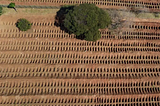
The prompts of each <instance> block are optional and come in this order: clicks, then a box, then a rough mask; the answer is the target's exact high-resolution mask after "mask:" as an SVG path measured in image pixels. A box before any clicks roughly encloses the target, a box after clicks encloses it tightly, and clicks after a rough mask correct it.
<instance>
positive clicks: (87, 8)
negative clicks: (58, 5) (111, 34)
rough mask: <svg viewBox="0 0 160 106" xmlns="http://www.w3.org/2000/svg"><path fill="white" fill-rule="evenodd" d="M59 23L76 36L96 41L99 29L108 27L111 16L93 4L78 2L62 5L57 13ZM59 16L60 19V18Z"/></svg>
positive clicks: (98, 36)
mask: <svg viewBox="0 0 160 106" xmlns="http://www.w3.org/2000/svg"><path fill="white" fill-rule="evenodd" d="M58 15H59V17H58V18H59V20H61V21H60V22H59V23H60V24H62V23H63V24H62V26H63V27H65V29H67V30H68V31H69V32H70V33H73V34H75V35H76V36H77V38H80V39H85V40H87V41H96V40H98V39H100V37H101V35H100V33H99V29H102V28H106V27H108V25H109V24H111V18H110V16H109V14H108V13H107V12H105V11H104V10H102V9H100V8H98V7H97V6H95V4H80V5H76V6H68V7H62V9H60V11H59V12H58V13H57V16H58ZM60 18H61V19H60Z"/></svg>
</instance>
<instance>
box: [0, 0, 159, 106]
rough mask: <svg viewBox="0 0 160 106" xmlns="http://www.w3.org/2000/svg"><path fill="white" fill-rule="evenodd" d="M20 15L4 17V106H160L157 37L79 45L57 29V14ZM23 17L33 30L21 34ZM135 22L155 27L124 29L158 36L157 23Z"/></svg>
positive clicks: (0, 27)
mask: <svg viewBox="0 0 160 106" xmlns="http://www.w3.org/2000/svg"><path fill="white" fill-rule="evenodd" d="M1 2H2V1H1ZM7 2H8V1H6V3H7ZM4 3H5V2H4ZM17 4H18V3H17ZM21 4H24V3H23V2H21ZM18 11H19V12H17V13H14V14H12V13H11V12H7V13H6V14H4V15H2V16H1V17H0V37H1V39H0V58H1V59H0V63H1V65H0V72H1V75H0V95H1V96H0V105H2V106H4V105H8V104H9V105H12V104H16V105H19V104H20V105H25V104H28V105H49V104H50V105H55V104H56V105H66V104H68V105H104V104H123V105H127V104H130V105H131V104H133V105H141V106H142V105H143V106H152V105H153V106H158V105H159V100H160V99H159V95H160V89H159V88H160V82H159V81H160V79H159V75H160V71H159V70H160V65H159V64H160V53H159V52H160V42H159V39H153V37H154V36H157V38H160V37H159V35H156V34H155V35H153V36H151V38H152V39H145V38H141V39H138V38H135V39H131V38H126V39H122V38H118V37H117V36H114V35H108V34H105V32H104V34H102V35H104V36H107V37H110V36H114V38H101V39H100V40H98V41H97V42H87V41H84V40H83V41H81V40H77V39H75V38H71V37H72V36H74V35H68V34H67V33H65V32H64V31H61V30H60V29H59V28H57V27H56V26H54V24H53V23H54V17H55V14H50V12H49V13H46V14H45V15H44V14H41V13H40V14H38V13H36V15H34V14H33V13H27V14H25V13H23V11H24V10H21V9H19V10H18ZM54 13H56V12H54ZM19 18H26V19H28V20H29V21H31V22H33V23H34V25H33V26H32V29H31V30H29V31H27V32H21V31H18V29H17V28H16V27H15V25H14V24H15V22H16V21H17V19H19ZM36 23H38V24H36ZM133 23H134V24H133V25H135V26H136V25H139V26H144V25H145V26H148V27H149V26H150V27H153V28H150V29H138V30H137V28H129V27H125V28H124V31H130V30H131V31H134V32H136V31H138V32H140V31H141V32H145V33H150V32H156V33H159V29H156V27H158V28H159V21H158V20H140V19H135V20H134V22H133ZM40 24H41V25H40ZM154 27H155V28H154ZM36 31H38V32H36ZM47 31H48V32H47ZM50 31H51V32H50ZM52 31H53V32H52ZM102 32H103V31H102ZM38 34H43V35H39V36H36V35H38ZM45 34H48V35H49V34H51V36H50V37H49V36H45ZM52 34H53V36H54V35H55V37H54V38H52ZM12 35H14V36H12ZM30 35H31V36H30ZM59 35H62V36H64V37H66V38H63V37H62V36H59ZM118 36H120V35H118ZM121 36H123V35H121ZM125 36H130V35H125ZM135 36H149V35H135ZM69 43H70V44H69ZM55 47H56V49H55ZM69 47H70V49H67V48H69ZM72 47H73V48H72ZM131 48H133V49H131ZM113 49H115V50H113ZM116 50H117V51H116ZM62 54H64V55H62ZM65 61H68V63H65ZM89 61H90V63H89ZM108 61H109V62H108ZM116 61H118V62H119V63H118V62H116ZM136 62H138V63H136ZM54 84H55V85H54ZM67 90H68V91H67ZM150 98H153V99H150ZM137 99H138V100H137ZM106 101H109V102H106ZM114 101H116V102H114ZM130 101H132V102H130ZM144 102H145V103H146V104H145V105H144V104H143V103H144ZM151 102H152V103H153V104H150V103H151ZM134 103H135V104H134Z"/></svg>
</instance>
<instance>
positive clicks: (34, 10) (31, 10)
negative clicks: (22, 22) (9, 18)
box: [2, 7, 59, 15]
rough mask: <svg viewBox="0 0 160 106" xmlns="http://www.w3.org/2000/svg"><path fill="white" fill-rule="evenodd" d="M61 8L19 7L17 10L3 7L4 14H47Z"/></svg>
mask: <svg viewBox="0 0 160 106" xmlns="http://www.w3.org/2000/svg"><path fill="white" fill-rule="evenodd" d="M58 10H59V9H37V8H17V12H16V11H15V10H14V9H11V8H7V7H3V13H2V14H4V15H8V14H17V13H22V14H33V15H46V14H56V13H57V11H58Z"/></svg>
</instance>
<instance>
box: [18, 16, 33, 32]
mask: <svg viewBox="0 0 160 106" xmlns="http://www.w3.org/2000/svg"><path fill="white" fill-rule="evenodd" d="M16 26H17V27H18V29H19V30H21V31H27V30H28V29H30V28H31V26H32V24H31V23H30V22H29V21H28V20H26V19H23V18H21V19H19V20H18V21H17V23H16Z"/></svg>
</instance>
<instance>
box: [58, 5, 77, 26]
mask: <svg viewBox="0 0 160 106" xmlns="http://www.w3.org/2000/svg"><path fill="white" fill-rule="evenodd" d="M73 7H74V6H62V7H61V8H60V10H59V11H58V12H57V15H56V22H55V25H58V26H64V25H63V21H64V19H65V15H66V14H67V13H68V12H69V10H72V9H73Z"/></svg>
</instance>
